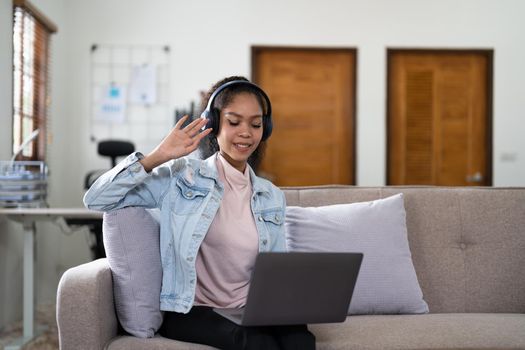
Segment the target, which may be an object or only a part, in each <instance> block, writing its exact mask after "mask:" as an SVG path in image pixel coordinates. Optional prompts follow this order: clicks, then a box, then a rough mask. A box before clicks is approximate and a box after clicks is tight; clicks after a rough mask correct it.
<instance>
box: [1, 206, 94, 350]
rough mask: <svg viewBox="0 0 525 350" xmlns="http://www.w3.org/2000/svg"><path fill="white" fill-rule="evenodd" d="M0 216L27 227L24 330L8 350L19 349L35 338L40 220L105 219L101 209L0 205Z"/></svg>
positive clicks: (25, 237) (25, 242)
mask: <svg viewBox="0 0 525 350" xmlns="http://www.w3.org/2000/svg"><path fill="white" fill-rule="evenodd" d="M0 215H6V216H7V218H8V219H10V220H13V221H16V222H19V223H21V224H22V226H23V227H24V297H23V306H24V315H23V318H24V322H23V323H24V332H23V336H22V338H20V339H17V340H15V341H14V342H13V343H12V344H10V345H7V346H6V348H5V350H16V349H20V348H21V347H22V346H23V345H24V344H25V343H27V342H29V341H31V339H33V338H34V337H35V335H36V334H35V329H34V318H35V304H34V303H35V299H34V264H35V252H34V248H35V246H34V245H35V233H36V225H35V223H36V222H37V221H56V220H57V219H59V218H63V219H65V220H66V221H67V220H68V219H99V220H100V219H102V213H101V212H95V211H92V210H88V209H84V208H17V209H3V208H0Z"/></svg>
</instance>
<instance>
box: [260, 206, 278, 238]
mask: <svg viewBox="0 0 525 350" xmlns="http://www.w3.org/2000/svg"><path fill="white" fill-rule="evenodd" d="M258 220H259V221H262V222H264V225H265V226H266V229H267V230H268V233H269V234H270V235H272V236H275V235H279V234H280V233H281V231H282V226H283V213H282V211H281V210H280V209H278V210H268V211H263V212H261V213H260V214H259V219H258Z"/></svg>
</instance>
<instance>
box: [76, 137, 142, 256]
mask: <svg viewBox="0 0 525 350" xmlns="http://www.w3.org/2000/svg"><path fill="white" fill-rule="evenodd" d="M97 151H98V154H100V155H101V156H104V157H110V158H111V167H112V168H113V167H114V166H115V165H117V157H122V156H127V155H129V154H130V153H133V152H134V151H135V145H134V144H133V143H131V142H128V141H117V140H107V141H100V142H99V143H98V146H97ZM108 170H109V169H103V170H92V171H90V172H89V173H87V175H86V178H85V180H84V189H85V190H88V189H89V188H90V187H91V185H93V183H94V182H95V181H96V180H97V179H98V178H99V177H100V176H101V175H102V174H104V173H105V172H106V171H108ZM66 221H67V223H68V224H70V225H85V226H88V227H89V230H90V231H91V233H92V234H93V235H94V236H95V242H96V243H95V245H94V246H91V247H90V248H91V252H92V255H93V258H94V259H99V258H104V257H106V251H105V249H104V243H103V241H102V220H101V219H68V220H66Z"/></svg>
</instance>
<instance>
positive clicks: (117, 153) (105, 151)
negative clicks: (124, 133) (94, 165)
mask: <svg viewBox="0 0 525 350" xmlns="http://www.w3.org/2000/svg"><path fill="white" fill-rule="evenodd" d="M134 151H135V145H134V144H133V143H131V142H128V141H117V140H107V141H100V142H99V143H98V154H100V155H101V156H105V157H110V158H111V167H114V166H115V165H117V157H122V156H127V155H128V154H130V153H133V152H134Z"/></svg>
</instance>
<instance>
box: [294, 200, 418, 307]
mask: <svg viewBox="0 0 525 350" xmlns="http://www.w3.org/2000/svg"><path fill="white" fill-rule="evenodd" d="M285 225H286V243H287V249H288V250H289V251H306V252H310V251H312V252H313V251H316V252H362V253H363V254H364V257H363V263H362V265H361V270H360V272H359V276H358V278H357V283H356V286H355V289H354V294H353V297H352V301H351V303H350V309H349V310H348V313H349V314H411V313H427V312H428V305H427V303H426V302H425V301H424V300H423V293H422V291H421V288H420V286H419V282H418V280H417V276H416V272H415V269H414V265H413V263H412V256H411V254H410V248H409V245H408V236H407V228H406V213H405V207H404V204H403V194H396V195H394V196H391V197H388V198H385V199H378V200H375V201H370V202H361V203H351V204H336V205H329V206H322V207H309V208H302V207H294V206H289V207H287V208H286V222H285Z"/></svg>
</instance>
